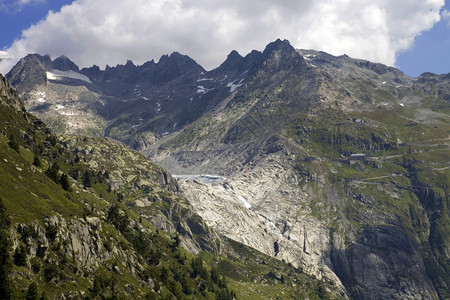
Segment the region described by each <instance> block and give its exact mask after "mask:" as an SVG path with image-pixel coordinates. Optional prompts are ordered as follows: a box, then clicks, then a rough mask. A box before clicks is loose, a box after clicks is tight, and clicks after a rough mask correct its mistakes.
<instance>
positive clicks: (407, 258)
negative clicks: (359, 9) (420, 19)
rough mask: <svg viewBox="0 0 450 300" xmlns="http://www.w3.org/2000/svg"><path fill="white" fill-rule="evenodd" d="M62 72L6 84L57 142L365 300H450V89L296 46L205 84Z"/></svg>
mask: <svg viewBox="0 0 450 300" xmlns="http://www.w3.org/2000/svg"><path fill="white" fill-rule="evenodd" d="M27 60H30V62H29V63H28V62H27ZM50 62H51V60H50ZM51 63H54V62H51ZM38 67H39V68H41V69H43V70H45V72H49V73H45V74H47V83H45V84H43V83H42V81H39V82H36V81H33V80H31V79H28V78H31V75H26V74H29V73H30V72H31V71H30V70H33V71H32V72H31V73H33V72H35V73H36V74H37V73H39V72H37V71H36V70H37V69H38ZM70 71H73V72H75V71H74V70H73V69H71V70H70ZM40 72H41V71H40ZM42 72H43V71H42ZM42 72H41V73H40V74H41V75H42ZM60 72H68V71H63V70H58V69H56V71H55V67H54V65H51V64H50V63H48V59H46V58H45V57H41V60H40V63H39V64H38V63H35V62H34V58H33V56H31V57H29V58H24V61H23V62H19V64H18V65H17V66H16V67H14V68H13V69H12V70H11V71H10V73H8V74H7V77H8V78H9V79H10V80H11V82H13V83H14V84H13V85H14V87H17V88H18V91H19V94H20V95H21V96H22V97H23V99H24V103H25V105H26V107H27V108H29V109H31V110H32V112H33V113H34V114H36V115H39V116H42V118H44V120H46V121H47V122H49V125H50V126H51V127H52V128H53V129H55V130H57V131H58V132H61V133H75V134H88V135H99V136H107V137H110V138H114V139H117V140H120V141H122V142H124V143H126V144H127V145H129V146H131V147H133V148H135V149H139V150H140V152H141V153H143V154H145V155H146V156H148V157H151V158H152V159H153V160H154V161H155V162H156V163H157V164H158V165H161V166H162V167H164V168H165V169H167V170H168V171H169V172H171V173H172V174H173V177H175V178H177V183H178V188H179V190H178V193H179V194H180V195H181V197H183V198H185V199H187V200H188V201H189V203H190V205H191V207H192V210H193V212H195V213H196V214H198V215H199V216H200V217H201V218H202V219H203V220H204V221H205V223H206V224H207V225H208V227H209V228H211V229H212V230H213V231H214V232H217V233H218V234H220V235H221V236H225V237H227V238H229V239H231V240H234V241H237V242H239V243H242V244H245V245H247V246H250V247H252V248H253V249H256V250H258V251H260V252H261V253H263V254H264V255H267V256H271V257H273V258H275V259H278V260H279V261H280V262H281V261H284V262H286V263H288V264H290V265H292V266H293V267H294V268H295V269H296V270H302V272H304V273H307V274H310V275H311V276H314V277H315V278H318V279H322V280H324V282H332V283H333V284H334V286H335V288H336V289H337V290H338V291H341V293H343V294H345V295H347V296H348V297H351V298H353V299H384V298H392V299H446V298H448V297H450V295H449V294H448V286H449V285H450V271H449V270H450V267H449V263H448V261H449V250H450V249H449V247H450V240H449V237H450V227H449V226H450V219H449V217H450V216H449V212H448V199H449V196H448V195H449V192H450V191H449V189H448V182H449V178H450V173H449V172H450V171H449V168H450V166H449V164H448V162H449V157H450V155H449V153H450V152H449V136H450V124H449V121H450V120H449V119H450V107H449V106H450V90H449V89H450V85H449V80H450V75H449V74H443V75H435V74H430V73H425V74H422V75H421V76H419V77H418V78H411V77H409V76H407V75H405V74H403V73H402V72H401V71H399V70H397V69H395V68H392V67H388V66H385V65H382V64H377V63H372V62H368V61H365V60H358V59H352V58H350V57H348V56H346V55H343V56H338V57H336V56H332V55H329V54H327V53H324V52H319V51H314V50H296V49H294V48H293V47H292V46H291V45H290V44H289V42H288V41H286V40H284V41H282V40H277V41H275V42H273V43H270V44H269V45H267V46H266V48H265V49H264V50H263V51H262V52H260V51H252V52H251V53H249V54H248V55H246V56H245V57H243V56H241V55H239V54H238V53H237V52H236V51H233V52H231V53H230V54H229V56H228V57H227V59H226V61H225V62H224V63H223V64H221V65H220V66H219V67H218V68H216V69H214V70H211V71H208V72H207V71H205V70H204V69H203V68H202V67H201V66H199V65H197V64H196V63H195V62H193V61H192V60H191V59H189V58H188V57H186V56H182V55H181V54H177V53H174V54H172V55H170V56H163V57H162V58H161V59H160V61H159V62H158V63H155V62H153V61H150V62H148V63H145V64H143V65H142V66H135V65H134V64H133V63H132V62H131V61H129V62H127V63H126V65H118V66H116V67H112V68H111V67H107V68H106V69H105V70H100V69H99V68H98V67H95V66H94V67H92V68H89V69H82V70H80V71H79V72H78V73H76V74H78V75H76V76H78V79H75V75H73V73H72V76H71V77H69V76H68V75H67V73H63V74H66V76H59V77H58V76H55V75H51V74H58V73H59V74H60ZM49 74H50V75H49ZM81 76H85V77H81ZM21 78H24V79H23V80H22V79H21ZM49 78H50V79H49ZM52 78H53V79H52ZM81 78H82V79H81ZM83 79H84V80H83ZM44 92H45V99H44V97H43V96H42V95H43V94H42V93H44ZM38 93H40V94H38ZM48 95H51V96H48ZM54 95H56V96H54ZM40 99H41V100H40ZM74 99H76V100H74ZM43 101H45V102H43ZM39 103H41V104H39ZM58 105H59V106H58ZM60 107H61V108H60ZM56 109H58V110H57V111H56V113H55V110H56ZM69 109H72V110H71V111H69ZM71 113H73V114H74V115H73V116H71V115H70V114H71ZM69 122H70V123H71V124H75V123H74V122H79V124H80V125H78V126H80V127H77V128H74V126H72V127H70V124H69ZM81 125H82V126H84V127H83V128H81ZM97 159H99V158H96V159H95V160H97ZM95 160H94V161H95ZM138 190H139V189H138ZM134 203H135V204H136V202H134ZM137 203H139V202H137ZM343 294H342V295H343Z"/></svg>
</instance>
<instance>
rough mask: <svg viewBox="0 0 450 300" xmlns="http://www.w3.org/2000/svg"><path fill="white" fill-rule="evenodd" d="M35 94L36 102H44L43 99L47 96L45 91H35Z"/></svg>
mask: <svg viewBox="0 0 450 300" xmlns="http://www.w3.org/2000/svg"><path fill="white" fill-rule="evenodd" d="M36 96H38V97H39V98H38V100H37V101H38V102H41V103H44V102H46V101H45V97H47V95H46V94H45V92H39V91H38V92H36Z"/></svg>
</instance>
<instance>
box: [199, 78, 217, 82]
mask: <svg viewBox="0 0 450 300" xmlns="http://www.w3.org/2000/svg"><path fill="white" fill-rule="evenodd" d="M209 80H214V78H200V79H197V82H201V81H209Z"/></svg>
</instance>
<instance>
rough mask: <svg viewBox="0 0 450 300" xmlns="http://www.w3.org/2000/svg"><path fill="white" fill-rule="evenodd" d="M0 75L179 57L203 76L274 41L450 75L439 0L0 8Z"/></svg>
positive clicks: (101, 1)
mask: <svg viewBox="0 0 450 300" xmlns="http://www.w3.org/2000/svg"><path fill="white" fill-rule="evenodd" d="M0 28H1V29H0V30H1V35H0V58H3V59H2V61H1V62H0V73H3V74H5V73H7V72H8V71H9V69H10V68H11V67H12V66H13V65H14V64H15V63H16V62H17V61H18V60H19V59H20V58H21V57H23V56H25V55H27V54H28V53H40V54H49V55H50V56H52V57H53V58H55V57H57V56H59V55H61V54H65V55H66V56H68V57H69V58H71V59H72V60H73V61H74V62H75V63H77V64H78V65H79V66H80V67H84V66H91V65H93V64H96V65H99V66H100V67H101V68H104V67H105V65H106V64H109V65H110V66H113V65H116V64H119V63H120V64H123V63H125V62H126V60H127V59H128V58H129V59H132V60H133V61H134V62H135V63H137V64H142V63H143V62H145V61H147V60H150V59H155V60H156V61H157V60H158V59H159V57H160V56H161V55H163V54H169V53H172V52H174V51H178V52H180V53H182V54H187V55H189V56H190V57H192V58H193V59H195V60H196V61H197V62H198V63H199V64H201V65H202V66H203V67H205V68H206V69H212V68H215V67H217V66H218V65H220V63H222V62H223V61H224V60H225V59H226V56H227V54H228V53H229V52H230V51H231V50H237V51H238V52H239V53H240V54H241V55H246V54H247V53H249V52H250V51H251V50H253V49H256V50H263V49H264V47H265V45H266V44H268V43H269V42H271V41H274V40H275V39H277V38H281V39H288V40H289V41H290V42H291V44H292V45H293V46H294V47H296V48H302V49H316V50H323V51H326V52H328V53H331V54H334V55H341V54H348V55H349V56H351V57H355V58H363V59H367V60H371V61H375V62H381V63H384V64H387V65H391V66H397V67H399V68H400V69H401V70H403V71H404V72H405V73H407V74H409V75H412V76H418V75H419V74H421V73H422V72H425V71H430V72H434V73H439V74H440V73H448V72H450V57H449V56H448V54H449V52H450V51H449V50H450V5H449V4H448V3H447V4H446V3H445V0H279V1H273V0H247V1H242V0H126V1H125V0H76V1H74V0H0Z"/></svg>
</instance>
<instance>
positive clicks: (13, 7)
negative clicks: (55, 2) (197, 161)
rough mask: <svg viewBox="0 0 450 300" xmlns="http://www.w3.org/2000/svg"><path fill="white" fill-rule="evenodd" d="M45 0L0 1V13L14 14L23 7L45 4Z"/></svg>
mask: <svg viewBox="0 0 450 300" xmlns="http://www.w3.org/2000/svg"><path fill="white" fill-rule="evenodd" d="M45 1H47V0H0V12H1V11H4V12H8V13H16V12H19V11H21V10H22V8H23V7H24V6H25V5H28V4H37V3H45Z"/></svg>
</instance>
